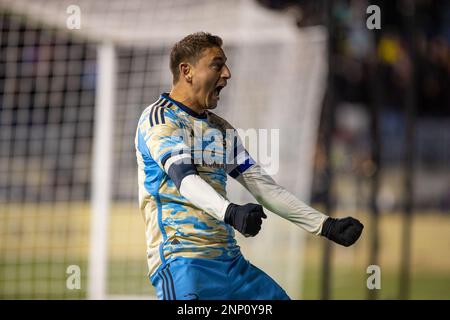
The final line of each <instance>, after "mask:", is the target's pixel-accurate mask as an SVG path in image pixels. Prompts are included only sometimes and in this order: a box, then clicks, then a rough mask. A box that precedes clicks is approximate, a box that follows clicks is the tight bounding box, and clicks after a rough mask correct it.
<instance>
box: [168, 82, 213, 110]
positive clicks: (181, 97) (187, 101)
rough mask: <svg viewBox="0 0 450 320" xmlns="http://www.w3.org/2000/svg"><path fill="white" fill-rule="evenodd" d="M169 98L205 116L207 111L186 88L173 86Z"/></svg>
mask: <svg viewBox="0 0 450 320" xmlns="http://www.w3.org/2000/svg"><path fill="white" fill-rule="evenodd" d="M169 97H171V98H172V99H174V100H176V101H179V102H181V103H182V104H184V105H185V106H186V107H188V108H189V109H191V110H192V111H194V112H195V113H197V114H203V113H204V112H205V110H206V109H204V108H202V107H201V106H200V105H199V104H198V102H196V101H195V100H194V99H193V98H192V97H191V95H189V94H188V93H187V91H186V90H185V89H184V88H181V87H179V86H173V87H172V89H171V90H170V92H169Z"/></svg>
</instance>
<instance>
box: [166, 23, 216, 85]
mask: <svg viewBox="0 0 450 320" xmlns="http://www.w3.org/2000/svg"><path fill="white" fill-rule="evenodd" d="M212 47H219V48H220V47H222V39H221V38H220V37H218V36H214V35H212V34H210V33H208V32H196V33H192V34H190V35H187V36H186V37H184V38H183V39H181V40H180V41H178V42H177V43H175V45H174V46H173V47H172V51H171V52H170V71H172V75H173V82H174V83H175V82H177V81H178V79H179V77H180V71H179V69H178V65H179V64H180V63H181V62H182V61H189V62H190V63H193V64H195V63H196V62H197V61H198V59H199V58H200V55H201V53H202V51H203V50H204V49H206V48H212Z"/></svg>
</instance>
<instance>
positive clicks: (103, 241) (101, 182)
mask: <svg viewBox="0 0 450 320" xmlns="http://www.w3.org/2000/svg"><path fill="white" fill-rule="evenodd" d="M115 63H116V59H115V51H114V46H113V45H112V44H111V43H103V44H100V45H99V47H98V53H97V87H96V88H97V90H96V105H95V123H94V137H93V139H94V142H93V156H92V158H93V165H92V175H91V176H92V197H91V210H92V211H91V230H90V254H89V265H88V268H89V274H88V298H89V299H96V300H98V299H104V298H105V296H106V278H107V249H108V248H107V244H108V220H109V219H108V218H109V210H110V204H111V176H112V156H113V143H112V142H113V128H114V94H115V76H116V72H115Z"/></svg>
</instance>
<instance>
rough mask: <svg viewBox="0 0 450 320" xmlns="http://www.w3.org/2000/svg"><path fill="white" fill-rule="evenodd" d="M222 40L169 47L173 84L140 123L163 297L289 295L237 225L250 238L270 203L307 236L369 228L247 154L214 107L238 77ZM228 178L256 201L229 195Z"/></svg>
mask: <svg viewBox="0 0 450 320" xmlns="http://www.w3.org/2000/svg"><path fill="white" fill-rule="evenodd" d="M226 60H227V58H226V56H225V53H224V51H223V50H222V40H221V39H220V38H219V37H218V36H214V35H211V34H209V33H204V32H199V33H194V34H191V35H188V36H186V37H185V38H184V39H182V40H181V41H179V42H177V43H176V44H175V45H174V46H173V48H172V51H171V53H170V69H171V72H172V74H173V86H172V88H171V91H170V93H162V94H161V96H160V97H159V99H158V100H157V101H156V102H155V103H154V104H152V105H150V106H149V107H147V108H146V109H145V110H144V111H143V113H142V115H141V117H140V119H139V123H138V128H137V132H136V139H135V144H136V156H137V163H138V180H139V181H138V182H139V204H140V209H141V212H142V214H143V217H144V220H145V226H146V237H147V259H148V266H149V276H150V281H151V283H152V285H153V286H154V287H155V288H156V292H157V297H158V298H159V299H168V300H170V299H221V300H222V299H289V297H288V295H287V294H286V292H285V291H284V290H283V289H282V288H281V287H280V286H279V285H278V284H277V283H276V282H275V281H274V280H273V279H271V278H270V277H269V276H268V275H267V274H265V273H264V272H263V271H261V270H260V269H258V268H257V267H255V266H254V265H252V264H251V263H250V262H249V261H247V260H246V259H245V258H244V257H243V256H242V254H241V252H240V248H239V246H238V245H237V243H236V240H235V233H234V232H235V231H234V230H237V231H238V232H240V233H242V234H243V235H244V236H246V237H253V236H255V235H257V234H258V232H259V230H260V229H261V224H262V221H263V219H265V218H266V214H265V213H264V211H263V207H265V208H267V209H268V210H270V211H272V212H274V213H276V214H278V215H280V216H281V217H283V218H285V219H287V220H289V221H291V222H292V223H294V224H296V225H298V226H299V227H301V228H303V229H304V230H306V231H307V232H310V233H313V234H315V235H321V236H324V237H327V238H328V239H330V240H332V241H334V242H337V243H339V244H341V245H344V246H349V245H352V244H353V243H354V242H355V241H356V240H357V239H358V238H359V236H360V234H361V232H362V229H363V225H362V224H361V223H360V222H359V221H358V220H356V219H353V218H351V217H347V218H343V219H334V218H331V217H328V216H326V215H324V214H322V213H320V212H318V211H316V210H314V209H313V208H311V207H309V206H307V205H306V204H304V203H303V202H302V201H300V200H299V199H297V198H296V197H295V196H293V195H292V194H291V193H289V192H288V191H287V190H285V189H284V188H283V187H281V186H279V185H278V184H277V183H276V182H275V181H274V180H273V179H272V178H271V177H270V176H268V175H267V174H266V173H265V172H264V170H263V169H262V168H261V167H260V166H259V165H258V164H257V163H255V161H254V160H253V159H252V158H251V157H250V155H249V154H248V152H247V151H246V150H245V148H244V147H243V144H242V142H241V141H240V140H239V138H238V136H237V135H233V134H229V133H230V132H231V133H234V132H235V130H234V128H233V127H232V126H231V125H230V124H229V123H228V122H226V121H225V120H223V119H222V118H220V117H219V116H217V115H215V114H214V113H212V112H211V111H210V110H211V109H214V108H215V107H216V106H217V104H218V102H219V99H220V92H221V90H222V89H223V88H224V87H225V86H226V85H227V81H228V80H230V78H231V73H230V69H229V68H228V66H227V64H226ZM227 176H230V177H232V178H234V179H237V181H239V182H240V183H241V184H242V185H243V186H244V187H245V188H246V189H247V190H248V191H249V192H250V193H251V194H252V195H253V196H254V197H255V199H256V200H257V202H258V203H259V204H252V203H248V204H245V205H239V204H235V203H230V202H229V201H228V200H227V197H226V181H227Z"/></svg>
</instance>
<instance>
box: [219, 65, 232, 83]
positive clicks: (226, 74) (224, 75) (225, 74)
mask: <svg viewBox="0 0 450 320" xmlns="http://www.w3.org/2000/svg"><path fill="white" fill-rule="evenodd" d="M221 77H222V78H225V79H227V80H228V79H230V78H231V71H230V69H229V68H228V66H227V65H225V66H224V68H223V70H222V74H221Z"/></svg>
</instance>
